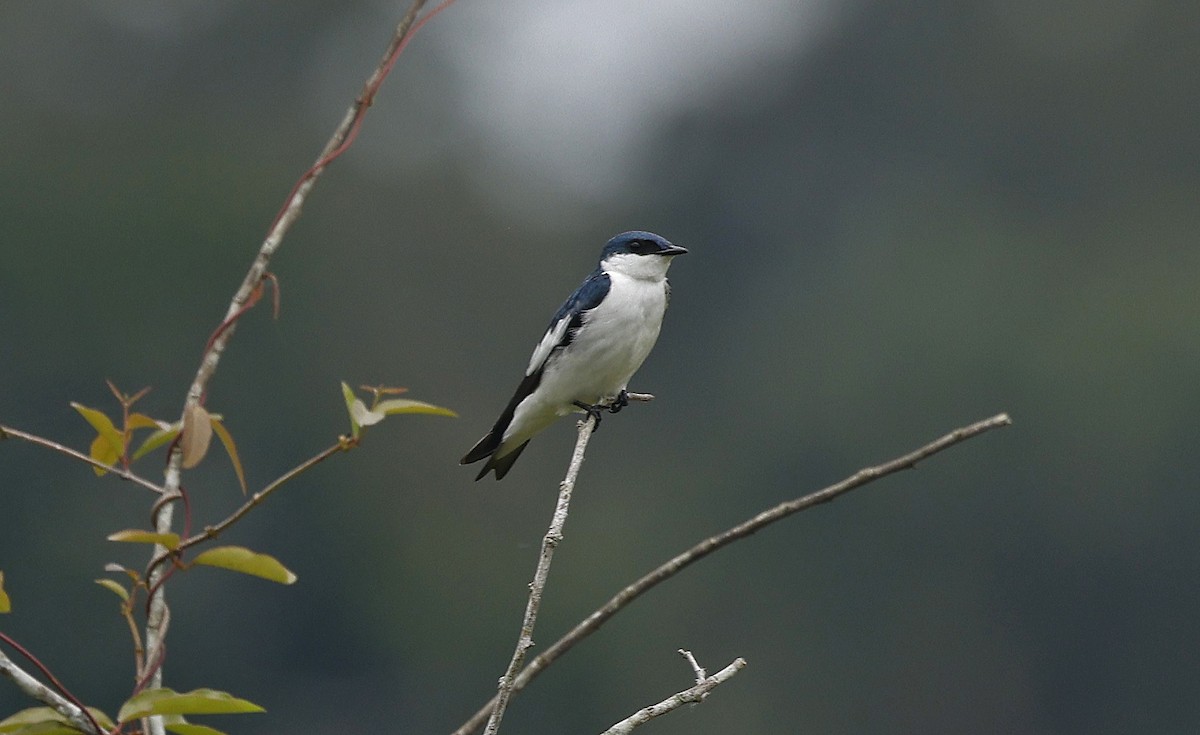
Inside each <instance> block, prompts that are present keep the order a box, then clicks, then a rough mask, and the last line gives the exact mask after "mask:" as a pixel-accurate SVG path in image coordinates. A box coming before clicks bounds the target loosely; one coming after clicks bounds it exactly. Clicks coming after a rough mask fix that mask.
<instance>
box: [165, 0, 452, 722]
mask: <svg viewBox="0 0 1200 735" xmlns="http://www.w3.org/2000/svg"><path fill="white" fill-rule="evenodd" d="M425 1H426V0H413V3H412V5H411V6H410V7H409V9H408V12H407V13H405V15H404V18H403V19H402V20H401V21H400V23H399V25H397V26H396V30H395V32H394V33H393V34H392V38H391V40H390V41H389V43H388V47H387V50H386V52H385V53H384V55H383V58H382V59H381V60H380V62H379V64H377V65H376V67H375V69H374V71H372V72H371V75H370V76H369V77H368V78H367V82H366V84H365V85H364V86H363V92H362V93H361V94H360V95H359V97H358V98H357V99H356V100H355V102H354V104H352V105H351V106H350V108H349V109H348V110H347V111H346V114H345V115H344V116H343V118H342V121H341V123H339V124H338V126H337V128H336V129H335V130H334V132H333V135H332V136H331V137H330V138H329V141H328V142H327V143H326V144H325V147H324V148H323V149H322V151H321V153H320V155H319V156H318V157H317V161H316V163H314V164H313V166H312V167H311V168H310V169H309V170H308V171H307V172H306V173H305V174H304V175H303V176H301V178H300V180H299V181H298V182H297V183H296V185H295V187H294V188H293V189H292V191H291V193H290V194H289V195H288V197H287V199H286V201H285V203H284V205H283V207H282V208H281V209H280V211H279V214H278V215H276V218H275V221H274V222H273V223H272V225H271V228H270V230H269V232H268V233H267V236H266V238H265V239H264V240H263V242H262V245H261V246H260V247H259V250H258V255H257V256H256V257H255V259H254V262H253V263H252V264H251V265H250V269H249V270H248V271H247V272H246V276H245V278H244V279H243V280H242V285H241V286H240V287H239V288H238V290H237V292H236V293H235V294H234V296H233V299H232V300H231V301H230V303H229V308H228V309H227V310H226V314H225V319H224V320H223V321H222V322H221V324H220V325H219V326H218V327H217V329H216V330H215V331H214V332H213V336H212V337H210V338H209V341H208V344H207V346H206V348H205V350H204V354H203V356H202V357H201V359H200V367H199V369H198V370H197V371H196V377H195V378H194V380H193V381H192V385H191V388H189V389H188V393H187V399H186V400H185V402H184V410H183V415H186V414H187V413H188V411H189V410H191V408H192V406H194V405H196V404H201V403H203V400H204V396H205V391H206V389H207V386H208V382H209V380H210V379H211V378H212V376H213V373H214V372H215V371H216V369H217V364H218V363H219V362H220V360H221V355H222V354H223V353H224V351H225V346H226V345H227V344H228V343H229V339H230V338H231V337H232V336H233V332H234V329H235V327H236V323H237V321H236V320H237V318H238V317H239V316H240V315H241V314H242V313H244V311H245V309H246V307H247V304H248V303H250V301H251V299H252V298H256V294H258V293H259V289H260V288H261V285H262V281H263V279H264V278H265V277H266V275H267V272H268V271H267V266H268V265H269V264H270V262H271V257H272V256H273V255H274V254H275V251H276V250H277V249H278V248H279V246H280V244H281V243H282V242H283V238H284V236H285V235H286V234H287V233H288V231H289V230H290V229H291V226H292V224H293V223H295V221H296V220H297V219H298V218H299V217H300V213H301V210H302V209H303V207H304V202H305V200H306V199H307V198H308V194H309V192H310V191H311V190H312V187H313V186H314V185H315V184H316V181H317V178H318V177H319V176H320V175H321V173H322V172H324V170H325V167H326V166H327V165H328V164H329V163H330V162H331V161H332V160H333V159H334V158H336V157H337V156H339V155H341V153H342V152H344V151H345V150H346V149H347V148H348V147H349V145H350V143H351V142H352V141H353V138H354V135H355V134H356V133H357V130H358V128H359V126H361V124H362V118H363V116H364V115H365V114H366V111H367V109H368V108H369V107H370V105H371V103H372V102H373V101H374V98H375V94H376V93H377V92H378V90H379V87H380V85H381V84H382V83H383V80H384V79H385V78H386V77H387V75H388V72H389V71H391V68H392V66H393V65H394V64H395V63H396V58H397V57H398V56H399V54H400V52H401V51H402V50H403V49H404V46H405V45H406V44H407V42H408V39H410V38H411V37H412V35H411V31H413V30H415V26H414V24H415V23H416V22H417V15H418V14H419V13H420V12H421V9H422V8H423V7H424V6H425ZM448 4H449V3H448V2H444V3H442V5H441V6H439V7H438V8H437V9H436V10H435V12H438V11H440V10H441V9H442V8H444V7H445V6H446V5H448ZM432 15H433V14H432V13H431V14H430V15H427V16H426V17H425V18H424V19H423V20H422V21H421V22H422V23H423V22H424V21H425V20H428V19H429V18H430V17H432ZM181 473H182V453H181V452H180V451H178V448H177V447H172V450H171V452H170V455H169V457H168V461H167V471H166V482H165V484H164V488H163V490H164V497H165V498H167V499H169V500H174V499H175V498H176V497H177V496H178V494H179V486H180V481H181ZM173 514H174V504H173V503H172V502H167V503H164V504H162V505H160V506H158V508H157V510H156V512H155V513H154V528H155V531H156V532H158V533H170V532H171V529H172V525H173V524H172V521H173ZM164 553H166V549H165V548H163V547H161V546H156V547H155V549H154V556H153V557H152V562H153V559H156V558H158V557H159V556H160V555H162V554H164ZM164 570H165V568H164V567H163V566H162V565H161V564H160V565H158V566H156V567H155V568H154V571H153V572H152V574H151V577H150V579H148V580H147V581H148V585H149V588H150V589H157V592H156V593H155V594H154V595H153V597H152V598H151V599H150V601H149V612H148V613H147V616H146V636H145V642H146V664H145V665H146V666H151V665H152V664H151V662H155V661H157V662H158V663H157V664H154V665H155V666H157V668H156V670H154V672H153V675H152V676H151V677H150V680H149V685H150V686H152V687H157V686H161V685H162V676H163V673H162V665H161V660H162V653H163V650H162V646H163V640H164V638H165V636H166V633H167V630H166V626H167V622H168V620H169V616H168V615H167V610H166V604H167V603H166V597H165V595H164V591H163V590H162V589H161V588H158V586H157V584H158V581H159V579H160V578H161V576H162V574H164ZM142 673H143V674H144V673H145V672H142ZM150 724H151V731H152V735H164V733H165V731H164V728H163V724H162V718H159V717H156V718H152V719H151V721H150Z"/></svg>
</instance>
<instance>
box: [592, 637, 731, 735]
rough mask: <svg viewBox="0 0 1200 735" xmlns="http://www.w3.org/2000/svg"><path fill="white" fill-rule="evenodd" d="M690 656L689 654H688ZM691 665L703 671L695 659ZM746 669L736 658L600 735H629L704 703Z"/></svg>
mask: <svg viewBox="0 0 1200 735" xmlns="http://www.w3.org/2000/svg"><path fill="white" fill-rule="evenodd" d="M689 655H690V654H689ZM691 663H692V665H693V666H694V667H695V668H696V670H697V671H701V672H702V671H704V669H701V668H700V666H699V664H696V663H695V659H691ZM744 668H746V659H744V658H736V659H734V660H733V663H731V664H729V665H728V666H726V667H725V668H723V669H721V670H720V671H718V672H717V673H715V674H713V675H712V676H708V677H701V678H700V680H699V681H697V682H696V684H695V686H693V687H691V688H690V689H684V690H683V691H682V692H678V693H676V694H672V695H671V696H669V697H667V698H666V699H664V700H663V701H661V702H659V703H658V704H652V705H650V706H649V707H643V708H642V709H640V710H638V711H637V712H634V713H633V714H632V715H630V716H629V717H626V718H625V719H623V720H621V721H620V722H618V723H617V724H615V725H613V726H612V727H610V728H608V729H607V730H605V731H604V732H603V733H601V734H600V735H629V733H631V732H633V730H634V728H636V727H640V726H642V725H645V724H646V723H647V722H649V721H650V720H653V719H654V718H655V717H662V716H663V715H665V714H667V713H668V712H674V711H675V710H677V709H679V708H680V707H682V706H683V705H685V704H698V703H700V702H703V701H704V698H705V697H707V696H708V693H709V692H711V691H712V690H713V689H716V688H717V686H719V685H720V684H724V683H725V682H727V681H729V680H730V679H732V678H733V675H734V674H736V673H737V672H739V671H741V670H742V669H744Z"/></svg>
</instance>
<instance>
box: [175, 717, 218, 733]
mask: <svg viewBox="0 0 1200 735" xmlns="http://www.w3.org/2000/svg"><path fill="white" fill-rule="evenodd" d="M163 726H164V727H166V728H167V730H169V731H170V732H173V733H175V735H225V733H223V732H221V731H220V730H217V729H216V728H212V727H208V726H206V725H193V724H192V723H190V722H188V721H187V720H185V719H183V717H181V716H180V715H165V716H164V717H163Z"/></svg>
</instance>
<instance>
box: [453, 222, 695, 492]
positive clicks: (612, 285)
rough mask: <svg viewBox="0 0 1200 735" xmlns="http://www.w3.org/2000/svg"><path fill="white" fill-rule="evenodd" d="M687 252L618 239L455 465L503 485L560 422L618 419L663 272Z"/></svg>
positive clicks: (662, 300) (667, 289) (663, 304)
mask: <svg viewBox="0 0 1200 735" xmlns="http://www.w3.org/2000/svg"><path fill="white" fill-rule="evenodd" d="M686 252H688V251H687V248H684V247H681V246H679V245H674V244H672V243H670V242H669V241H667V240H666V239H665V238H663V237H660V236H659V235H655V234H654V233H652V232H645V231H641V230H633V231H630V232H622V233H621V234H619V235H616V236H615V237H613V238H612V239H611V240H609V241H608V243H606V244H605V246H604V249H603V250H602V251H601V253H600V263H599V265H597V266H596V269H595V270H594V271H592V272H591V273H590V274H589V275H588V276H587V278H585V279H584V281H583V283H582V284H580V286H579V288H577V289H575V293H573V294H571V295H570V297H568V298H567V300H566V301H565V302H563V305H562V306H560V307H559V309H558V311H557V312H556V313H555V314H554V318H553V319H551V320H550V324H549V326H548V327H547V328H546V333H545V334H544V335H543V336H542V339H541V341H539V342H538V343H537V347H535V348H534V349H533V354H532V355H531V356H530V358H529V366H528V367H526V368H525V375H524V377H523V378H522V379H521V382H520V384H519V385H518V386H517V390H516V392H515V393H514V394H513V397H512V400H510V401H509V402H508V405H507V406H506V407H505V408H504V411H503V412H502V413H501V414H500V418H498V419H497V420H496V423H495V425H494V426H493V427H492V430H491V431H489V432H488V433H487V434H486V435H485V436H484V437H483V438H482V439H480V440H479V441H478V442H477V443H476V444H475V446H474V447H472V448H471V450H470V451H469V452H467V453H466V455H465V456H464V457H463V458H462V460H460V461H459V464H462V465H467V464H471V463H473V462H478V461H480V460H483V459H486V460H487V462H486V463H485V464H484V465H483V469H481V470H480V471H479V474H478V475H476V477H475V480H476V481H479V480H481V479H483V477H484V476H485V475H487V473H488V472H495V476H496V480H501V479H503V478H504V476H505V475H506V474H508V471H509V470H510V469H512V466H513V463H514V462H516V461H517V458H518V457H520V456H521V452H523V451H525V447H526V446H527V445H528V444H529V440H530V439H532V438H533V437H534V436H535V435H536V434H538V433H539V432H541V431H542V430H543V429H545V428H546V427H548V426H549V425H550V424H552V423H554V421H555V420H556V419H558V418H560V417H562V416H566V415H567V414H569V413H574V412H579V411H582V412H586V413H588V414H590V415H591V416H593V417H595V419H596V422H595V426H597V427H598V426H599V423H600V411H601V410H603V409H607V410H608V411H609V412H611V413H617V412H618V411H620V410H621V408H623V407H624V406H626V405H627V404H628V393H627V391H626V388H627V386H628V385H629V380H630V378H632V377H633V374H634V373H635V372H637V370H638V368H640V367H641V366H642V363H643V362H644V361H645V359H646V356H647V355H649V354H650V350H651V348H653V347H654V343H655V342H656V341H657V340H658V333H659V330H660V329H661V327H662V320H663V314H664V313H665V312H666V309H667V302H668V301H669V300H670V297H671V286H670V284H669V283H668V282H667V269H668V268H669V267H670V265H671V261H672V260H673V259H674V258H675V256H677V255H682V254H684V253H686Z"/></svg>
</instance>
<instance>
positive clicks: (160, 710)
mask: <svg viewBox="0 0 1200 735" xmlns="http://www.w3.org/2000/svg"><path fill="white" fill-rule="evenodd" d="M265 711H266V710H265V709H263V708H262V707H259V706H258V705H257V704H255V703H253V702H248V701H246V700H245V699H238V698H237V697H235V696H233V695H232V694H230V693H228V692H218V691H216V690H213V689H193V690H192V691H190V692H183V693H180V692H176V691H174V690H172V689H146V690H145V691H142V692H139V693H138V694H135V695H133V696H132V697H131V698H130V699H129V700H128V701H127V702H125V704H123V705H121V711H120V712H118V713H117V719H118V720H119V721H121V722H132V721H133V720H140V719H141V718H143V717H150V716H151V715H225V714H237V713H240V712H265Z"/></svg>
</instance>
